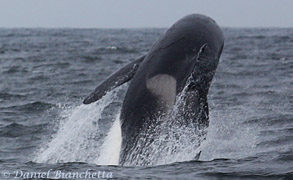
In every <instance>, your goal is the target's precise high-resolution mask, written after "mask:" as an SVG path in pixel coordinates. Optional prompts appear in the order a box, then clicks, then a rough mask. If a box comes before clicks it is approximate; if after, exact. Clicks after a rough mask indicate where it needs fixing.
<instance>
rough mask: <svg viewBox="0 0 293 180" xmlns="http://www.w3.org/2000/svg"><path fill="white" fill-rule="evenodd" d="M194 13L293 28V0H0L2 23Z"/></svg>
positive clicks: (127, 23)
mask: <svg viewBox="0 0 293 180" xmlns="http://www.w3.org/2000/svg"><path fill="white" fill-rule="evenodd" d="M190 13H201V14H205V15H208V16H210V17H212V18H213V19H215V20H216V21H217V22H218V24H219V25H221V26H225V27H293V0H0V27H76V28H89V27H90V28H121V27H122V28H133V27H134V28H137V27H169V26H171V25H172V24H173V23H174V22H176V21H177V20H178V19H179V18H181V17H183V16H185V15H187V14H190Z"/></svg>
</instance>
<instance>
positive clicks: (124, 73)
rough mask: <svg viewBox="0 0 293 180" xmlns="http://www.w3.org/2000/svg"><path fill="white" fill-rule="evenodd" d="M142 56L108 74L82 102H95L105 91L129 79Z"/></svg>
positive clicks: (142, 58)
mask: <svg viewBox="0 0 293 180" xmlns="http://www.w3.org/2000/svg"><path fill="white" fill-rule="evenodd" d="M144 58H145V56H142V57H140V58H138V59H137V60H135V61H133V62H131V63H129V64H127V65H125V66H124V67H122V68H121V69H119V70H118V71H117V72H115V73H113V74H112V75H110V76H109V77H108V78H107V79H106V80H105V81H104V82H102V83H101V84H100V85H99V86H98V87H97V88H96V89H95V90H94V92H92V93H91V94H90V95H89V96H88V97H87V98H85V99H84V101H83V104H90V103H92V102H95V101H97V100H99V99H101V98H102V97H103V96H104V95H105V94H106V93H107V92H109V91H111V90H113V89H115V88H116V87H118V86H120V85H122V84H124V83H126V82H128V81H129V80H131V79H132V78H133V76H134V75H135V73H136V71H137V69H138V67H139V65H140V63H141V62H142V61H143V60H144Z"/></svg>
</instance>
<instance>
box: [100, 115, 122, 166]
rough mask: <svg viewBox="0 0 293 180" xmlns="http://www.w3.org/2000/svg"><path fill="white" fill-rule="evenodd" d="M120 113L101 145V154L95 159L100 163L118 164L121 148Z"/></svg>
mask: <svg viewBox="0 0 293 180" xmlns="http://www.w3.org/2000/svg"><path fill="white" fill-rule="evenodd" d="M121 141H122V138H121V126H120V113H119V114H118V115H117V118H116V120H115V122H114V123H113V126H112V127H111V129H110V131H109V132H108V135H107V137H106V139H105V141H104V143H103V145H102V147H101V155H100V156H99V157H98V158H97V159H96V160H95V163H96V164H100V165H118V164H119V156H120V148H121Z"/></svg>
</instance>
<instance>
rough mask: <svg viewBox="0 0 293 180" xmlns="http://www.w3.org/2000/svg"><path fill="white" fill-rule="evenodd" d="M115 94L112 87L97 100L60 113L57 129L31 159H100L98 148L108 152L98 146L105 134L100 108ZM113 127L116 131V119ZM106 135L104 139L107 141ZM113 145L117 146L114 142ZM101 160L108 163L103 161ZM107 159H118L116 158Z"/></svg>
mask: <svg viewBox="0 0 293 180" xmlns="http://www.w3.org/2000/svg"><path fill="white" fill-rule="evenodd" d="M116 96H117V95H116V91H112V92H110V93H107V94H106V95H105V96H104V97H103V98H102V99H101V100H99V101H98V102H96V103H92V104H89V105H80V106H77V107H75V108H73V109H69V110H65V111H64V112H63V113H62V114H61V119H62V121H61V122H60V126H59V130H58V131H57V133H56V134H55V135H54V137H53V138H52V139H51V141H50V142H49V143H48V144H47V145H46V146H45V147H44V148H41V149H39V151H38V152H37V153H36V156H35V158H34V160H33V161H35V162H39V163H59V162H87V163H96V164H100V163H99V159H101V160H102V159H103V158H100V155H101V152H102V153H103V155H105V156H107V154H106V153H107V152H109V151H103V149H102V148H101V147H104V145H102V143H103V142H104V138H102V137H101V135H100V132H101V129H100V127H99V121H100V120H101V118H102V112H103V110H104V109H105V108H106V107H107V106H108V105H109V104H111V103H112V102H113V99H114V98H115V97H116ZM118 123H119V121H118ZM113 128H116V129H115V131H117V128H118V129H120V127H119V124H118V125H117V120H116V122H115V123H114V126H113V127H112V129H113ZM111 132H113V130H111V131H110V133H111ZM118 135H119V133H118ZM108 139H109V138H108ZM108 139H106V142H107V143H108V144H109V142H108V141H109V140H108ZM115 148H119V147H118V146H115ZM118 151H119V150H118ZM110 153H111V152H110ZM108 156H109V155H108ZM104 159H105V158H104ZM116 159H117V158H116ZM101 163H102V164H107V162H105V161H102V162H101ZM109 163H112V164H114V163H117V160H116V162H113V161H111V162H109Z"/></svg>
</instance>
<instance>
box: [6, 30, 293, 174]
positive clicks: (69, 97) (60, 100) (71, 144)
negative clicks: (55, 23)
mask: <svg viewBox="0 0 293 180" xmlns="http://www.w3.org/2000/svg"><path fill="white" fill-rule="evenodd" d="M164 31H165V30H164V29H126V30H125V29H119V30H118V29H117V30H111V29H103V30H102V29H0V65H1V66H0V177H1V178H3V179H5V178H6V175H7V174H8V175H9V178H10V179H13V177H15V176H16V174H15V173H16V170H19V171H20V170H22V171H23V172H48V170H50V169H52V171H54V172H55V173H56V171H58V170H59V171H62V172H65V173H66V172H85V171H87V170H92V171H96V172H98V171H100V172H103V171H105V172H106V173H111V175H112V178H115V179H204V180H205V179H207V180H213V179H274V180H275V179H293V93H292V92H293V49H292V47H293V29H292V28H289V29H230V28H225V29H223V31H224V34H225V39H226V40H225V48H224V51H223V54H222V57H221V61H220V63H219V66H218V69H217V73H216V75H215V78H214V80H213V83H212V86H211V88H210V92H209V96H208V100H209V105H210V127H209V128H208V133H207V137H206V140H205V141H204V142H203V143H202V145H201V151H202V153H201V157H200V159H199V160H198V161H191V160H184V161H183V162H176V161H178V160H177V159H175V160H174V159H173V161H172V159H171V160H170V159H168V157H166V158H165V159H164V160H165V161H164V162H165V163H158V164H154V165H153V166H150V167H121V166H115V165H113V166H106V165H99V164H100V162H101V157H102V156H103V153H104V152H105V147H102V144H103V141H104V139H105V137H106V135H107V134H109V129H110V128H111V126H112V123H113V121H114V120H115V118H116V116H117V115H118V114H119V107H120V106H121V102H122V100H123V92H125V90H126V89H127V86H124V87H122V88H121V89H120V91H119V92H118V94H117V95H112V96H111V97H110V99H104V102H101V103H100V104H96V105H94V106H90V107H85V106H83V105H81V104H82V100H83V99H84V98H85V97H86V96H87V95H88V94H89V93H90V92H91V91H92V90H93V89H94V88H95V87H96V86H97V85H98V84H99V83H100V82H101V81H102V80H104V79H105V78H106V77H107V76H108V75H110V74H111V73H112V72H114V71H116V70H117V69H119V68H120V67H121V66H123V65H124V64H126V63H127V62H130V61H132V60H134V59H136V58H137V57H139V56H141V55H144V54H146V53H147V52H148V50H149V48H150V47H151V45H152V44H153V43H154V42H155V40H156V39H157V38H158V37H159V36H160V35H161V34H162V33H163V32H164ZM108 104H110V106H108ZM95 119H98V120H99V121H95ZM109 146H110V147H108V149H110V150H111V147H112V146H111V145H109ZM112 149H114V150H115V148H114V147H113V148H112ZM113 152H114V151H113ZM186 156H188V155H186ZM101 164H103V163H101ZM51 175H52V176H53V175H56V174H51ZM108 175H109V174H108ZM53 177H54V176H53ZM1 178H0V179H1ZM22 178H23V177H22ZM65 178H66V177H63V179H65ZM39 179H40V177H39ZM96 179H97V178H96Z"/></svg>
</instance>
